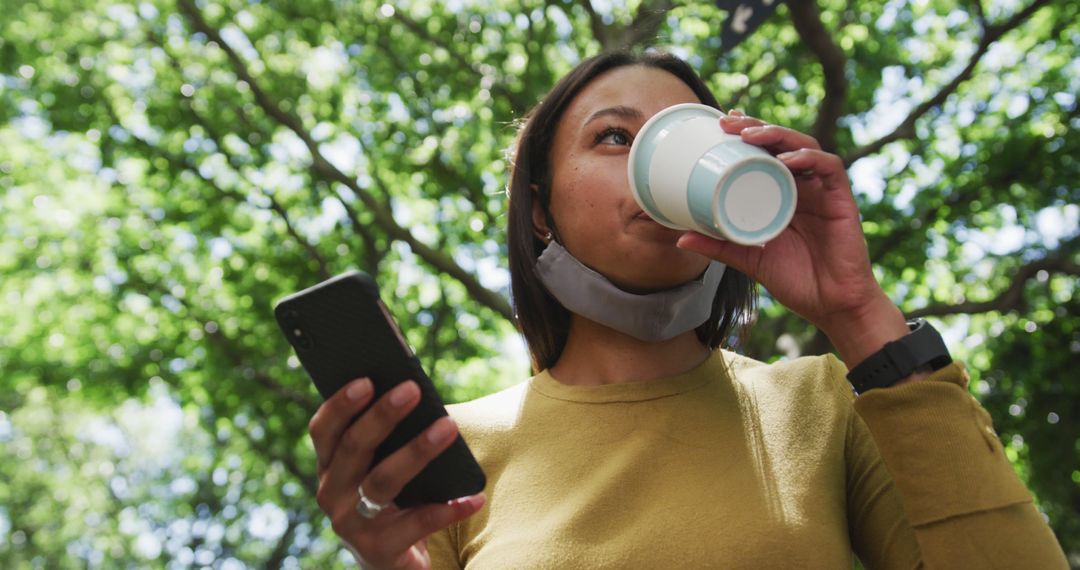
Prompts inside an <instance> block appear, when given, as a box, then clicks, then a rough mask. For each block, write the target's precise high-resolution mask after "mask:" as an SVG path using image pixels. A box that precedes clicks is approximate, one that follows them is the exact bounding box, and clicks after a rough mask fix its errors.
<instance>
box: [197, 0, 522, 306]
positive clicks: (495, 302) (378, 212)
mask: <svg viewBox="0 0 1080 570" xmlns="http://www.w3.org/2000/svg"><path fill="white" fill-rule="evenodd" d="M177 3H178V5H179V6H180V9H181V11H182V12H184V14H185V15H186V16H187V17H188V19H189V20H190V21H191V23H192V25H193V26H194V27H195V29H196V30H198V31H199V32H201V33H203V34H205V35H206V36H207V37H208V38H209V39H210V40H212V41H214V42H215V43H217V45H218V46H219V47H220V48H221V49H222V50H223V51H224V52H225V54H226V56H227V58H228V60H229V62H230V64H231V65H232V68H233V71H234V72H235V73H236V75H237V77H239V78H240V79H242V80H243V81H245V82H246V83H247V84H248V86H249V88H250V89H251V92H252V94H253V95H254V96H255V101H256V103H258V105H259V106H260V107H261V108H262V109H263V111H265V112H266V114H267V115H269V116H271V117H273V118H274V119H275V120H277V121H278V122H280V123H281V124H282V125H284V126H286V127H287V128H288V129H289V130H291V131H293V133H295V134H296V136H297V137H299V138H300V140H301V141H303V142H304V145H305V146H307V148H308V152H309V153H310V154H311V157H312V164H311V168H312V170H313V171H314V172H315V173H317V174H319V175H321V176H324V177H326V178H327V179H329V180H331V181H334V182H338V183H341V184H342V185H344V186H345V187H347V188H349V190H351V191H352V193H353V194H354V195H355V196H356V197H357V198H359V199H360V201H361V202H362V203H363V204H364V206H365V207H366V208H368V210H369V211H370V212H371V214H372V216H373V217H374V220H375V223H376V224H378V225H379V226H381V227H382V228H383V230H384V231H386V233H387V234H388V235H389V236H390V238H391V239H396V240H401V241H403V242H405V243H406V244H407V245H408V246H409V248H410V249H411V250H412V251H413V252H414V253H415V254H416V255H417V257H419V258H420V259H422V260H424V261H425V262H427V263H428V264H429V265H431V266H432V267H434V268H435V269H437V270H439V271H440V272H442V273H445V274H446V275H448V276H449V277H451V278H453V279H456V280H458V281H460V282H461V284H462V285H464V286H465V289H466V290H467V291H469V294H470V295H471V296H472V297H473V299H475V300H476V301H477V302H478V303H480V304H481V305H484V306H486V307H488V308H489V309H491V310H493V311H495V312H496V313H499V314H500V315H502V316H503V317H504V318H506V319H507V320H510V321H512V320H513V311H512V310H511V309H510V303H509V302H508V301H507V300H506V299H504V298H503V297H502V296H500V295H498V294H496V293H494V292H492V291H490V290H488V289H487V288H486V287H484V286H483V285H481V284H480V282H479V280H477V278H476V277H475V276H473V275H471V274H469V273H468V272H466V271H465V270H464V269H462V268H461V266H459V265H458V264H457V263H455V262H454V261H453V259H452V258H451V257H449V256H447V255H446V254H444V253H442V252H440V251H437V250H435V249H434V248H432V247H430V246H428V245H427V244H424V243H423V242H421V241H420V240H418V239H416V237H414V236H413V235H412V233H411V232H409V230H407V229H405V228H403V227H401V226H400V225H399V224H398V223H397V221H395V220H394V217H393V214H392V213H391V211H390V209H389V207H388V206H387V205H384V204H381V203H379V202H378V201H376V200H375V199H374V198H373V197H372V196H371V195H370V194H368V193H367V192H365V191H364V190H363V189H362V188H360V186H359V185H358V184H357V183H356V180H355V179H353V178H351V177H349V176H347V175H345V173H343V172H341V171H340V170H338V169H337V167H335V166H334V165H333V164H331V163H330V162H329V161H328V160H326V158H325V157H324V156H323V155H322V153H321V152H320V150H319V147H318V144H317V143H316V142H315V140H314V139H313V138H312V137H311V134H310V133H308V132H307V131H306V130H305V129H304V127H303V125H302V124H301V123H300V120H299V119H298V118H297V117H295V116H293V115H291V114H289V113H287V112H285V111H284V110H283V109H282V108H281V107H280V106H279V105H278V103H277V102H276V101H275V100H274V99H273V98H272V97H270V95H269V94H267V93H266V92H265V91H263V89H262V87H261V86H260V85H259V82H258V81H256V79H255V77H253V76H252V75H251V72H250V71H249V70H248V68H247V65H246V64H245V63H244V61H243V60H242V59H241V58H240V56H239V54H237V53H236V51H235V50H233V49H232V47H231V46H230V45H229V44H228V43H227V42H226V41H225V40H224V38H222V37H221V34H220V33H219V32H218V30H216V29H215V28H213V27H211V26H210V25H209V24H208V23H207V22H206V20H205V19H203V17H202V14H201V13H200V12H199V10H198V8H197V7H196V6H195V4H194V1H193V0H177ZM424 31H425V32H426V30H424ZM470 69H471V68H470Z"/></svg>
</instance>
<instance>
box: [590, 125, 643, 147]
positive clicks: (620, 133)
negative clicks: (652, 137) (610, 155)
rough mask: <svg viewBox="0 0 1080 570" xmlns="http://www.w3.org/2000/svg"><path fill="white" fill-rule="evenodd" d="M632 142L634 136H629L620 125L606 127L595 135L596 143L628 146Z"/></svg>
mask: <svg viewBox="0 0 1080 570" xmlns="http://www.w3.org/2000/svg"><path fill="white" fill-rule="evenodd" d="M632 142H634V138H633V137H631V136H630V133H629V132H627V131H626V129H623V128H621V127H607V128H606V129H604V130H602V131H600V132H599V133H598V134H597V135H596V140H595V143H596V144H613V145H618V146H622V145H627V146H629V145H630V144H631V143H632Z"/></svg>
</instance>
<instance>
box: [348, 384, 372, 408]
mask: <svg viewBox="0 0 1080 570" xmlns="http://www.w3.org/2000/svg"><path fill="white" fill-rule="evenodd" d="M370 393H371V380H369V379H367V378H363V379H361V380H357V381H356V382H353V383H352V384H350V385H349V387H348V388H346V390H345V396H346V397H348V398H349V399H350V400H352V401H354V402H356V401H358V400H360V399H361V398H366V397H367V395H368V394H370Z"/></svg>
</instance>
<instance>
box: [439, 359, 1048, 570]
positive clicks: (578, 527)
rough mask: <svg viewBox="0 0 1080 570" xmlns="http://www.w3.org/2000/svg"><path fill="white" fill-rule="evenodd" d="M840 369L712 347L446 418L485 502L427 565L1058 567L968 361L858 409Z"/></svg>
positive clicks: (540, 388) (478, 404) (880, 394)
mask: <svg viewBox="0 0 1080 570" xmlns="http://www.w3.org/2000/svg"><path fill="white" fill-rule="evenodd" d="M725 364H727V366H725ZM725 368H727V369H728V370H730V371H731V373H730V374H729V373H728V372H726V371H725ZM845 374H846V369H845V368H844V366H843V364H842V363H841V362H840V361H839V360H837V359H836V358H834V357H832V356H826V357H813V358H800V359H797V360H794V361H787V362H781V363H777V364H773V365H766V364H763V363H760V362H756V361H753V360H750V359H748V358H744V357H741V356H738V355H736V354H733V353H730V352H726V351H716V352H714V353H713V355H712V356H711V357H710V358H709V359H708V360H706V362H705V363H703V364H702V365H701V366H699V367H697V368H696V369H694V370H692V371H690V372H688V373H686V374H682V375H679V376H675V377H672V378H664V379H658V380H653V381H648V382H638V383H632V384H619V385H603V386H568V385H564V384H560V383H559V382H558V381H556V380H555V379H554V378H552V377H551V375H550V374H548V373H547V372H543V373H541V374H539V375H537V376H536V377H534V378H532V379H530V380H529V381H528V382H524V383H522V384H519V385H517V386H514V387H511V388H509V389H507V390H504V391H501V392H499V393H496V394H492V395H490V396H487V397H484V398H480V399H478V400H475V401H472V402H468V403H465V404H458V405H455V406H451V407H450V413H451V415H452V416H453V417H454V419H455V420H456V421H457V422H458V424H459V425H460V428H461V432H462V434H463V436H464V437H465V439H466V440H467V441H468V443H469V445H470V447H471V448H472V450H473V452H474V453H475V454H476V456H477V459H478V460H479V461H480V464H481V465H482V466H483V467H484V470H485V471H486V473H487V475H488V486H487V489H486V491H487V495H488V502H487V505H485V507H484V508H483V509H482V510H481V511H480V512H479V513H477V514H476V515H474V516H473V517H471V518H469V519H467V520H465V521H463V522H461V523H459V524H456V525H454V526H452V527H450V528H449V529H447V530H445V531H443V532H440V533H437V534H435V535H433V536H432V537H431V538H430V539H429V541H428V549H429V552H430V553H431V556H432V560H433V562H434V568H437V569H441V568H469V569H515V570H526V569H541V568H543V569H547V568H558V569H578V568H582V569H586V568H588V569H591V568H620V569H621V568H851V565H852V554H853V553H854V554H856V555H858V557H859V559H860V560H861V561H862V562H863V564H864V565H865V566H866V567H867V568H904V569H909V568H916V567H919V566H920V563H921V565H922V566H923V567H926V568H950V569H951V568H1024V569H1026V568H1032V569H1034V568H1039V569H1042V568H1067V564H1066V562H1065V558H1064V554H1063V553H1062V551H1061V548H1060V546H1059V545H1058V544H1057V541H1056V540H1055V538H1054V535H1053V533H1052V532H1051V531H1050V529H1049V527H1048V526H1047V525H1046V523H1045V522H1044V521H1043V519H1042V518H1041V516H1040V515H1039V514H1038V512H1037V511H1036V510H1035V508H1034V506H1033V505H1032V503H1031V495H1030V493H1029V492H1028V491H1027V489H1026V488H1025V487H1024V485H1023V483H1022V482H1021V481H1020V480H1019V479H1018V478H1017V476H1016V474H1015V473H1014V472H1013V470H1012V468H1011V466H1010V465H1009V462H1008V460H1007V459H1006V458H1005V456H1004V454H1003V453H1002V448H1001V444H1000V442H999V441H998V438H997V435H996V434H995V433H994V431H993V428H992V427H991V424H990V416H989V414H987V413H986V411H985V410H983V409H982V408H981V407H980V406H979V404H978V403H977V402H976V401H975V399H974V398H972V397H971V395H970V394H969V393H968V392H967V390H966V387H967V381H968V379H967V375H966V373H965V371H964V369H963V367H962V366H961V365H959V364H953V365H951V366H949V367H947V368H945V369H943V370H940V371H938V372H937V373H935V374H934V375H933V376H932V377H931V378H929V379H927V380H925V381H923V382H916V383H913V384H910V385H904V386H899V387H894V388H888V389H879V390H873V391H871V392H868V393H866V394H865V395H863V396H861V397H859V398H858V399H857V400H855V399H854V396H853V394H852V392H851V388H850V387H849V385H848V383H847V381H846V379H845V378H844V375H845ZM853 401H854V405H852V402H853ZM856 412H858V413H856ZM883 459H884V461H883Z"/></svg>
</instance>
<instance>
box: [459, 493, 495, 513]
mask: <svg viewBox="0 0 1080 570" xmlns="http://www.w3.org/2000/svg"><path fill="white" fill-rule="evenodd" d="M486 502H487V497H486V496H485V495H484V493H482V492H481V493H477V494H475V495H471V496H468V497H461V498H460V499H454V500H452V501H450V503H451V504H453V505H462V506H468V507H469V508H470V510H473V511H478V510H480V507H483V506H484V503H486Z"/></svg>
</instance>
